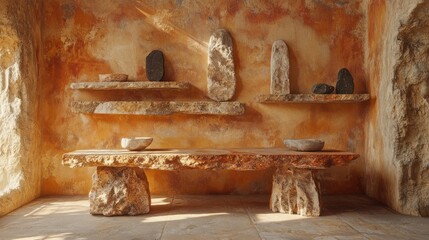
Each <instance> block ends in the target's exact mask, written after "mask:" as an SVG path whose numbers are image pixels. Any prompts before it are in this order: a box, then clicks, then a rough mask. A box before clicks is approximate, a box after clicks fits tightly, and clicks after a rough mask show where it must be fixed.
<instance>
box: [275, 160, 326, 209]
mask: <svg viewBox="0 0 429 240" xmlns="http://www.w3.org/2000/svg"><path fill="white" fill-rule="evenodd" d="M270 208H271V210H272V211H273V212H282V213H289V214H299V215H302V216H319V215H320V194H319V184H318V182H317V181H316V180H315V178H314V176H313V173H312V171H311V170H307V169H288V168H287V167H281V168H279V169H277V170H276V172H275V173H274V177H273V190H272V192H271V200H270Z"/></svg>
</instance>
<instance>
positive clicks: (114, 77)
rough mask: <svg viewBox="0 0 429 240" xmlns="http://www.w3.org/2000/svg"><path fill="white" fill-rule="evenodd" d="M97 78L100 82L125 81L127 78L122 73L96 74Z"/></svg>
mask: <svg viewBox="0 0 429 240" xmlns="http://www.w3.org/2000/svg"><path fill="white" fill-rule="evenodd" d="M98 79H99V80H100V81H101V82H125V81H127V80H128V75H127V74H123V73H110V74H98Z"/></svg>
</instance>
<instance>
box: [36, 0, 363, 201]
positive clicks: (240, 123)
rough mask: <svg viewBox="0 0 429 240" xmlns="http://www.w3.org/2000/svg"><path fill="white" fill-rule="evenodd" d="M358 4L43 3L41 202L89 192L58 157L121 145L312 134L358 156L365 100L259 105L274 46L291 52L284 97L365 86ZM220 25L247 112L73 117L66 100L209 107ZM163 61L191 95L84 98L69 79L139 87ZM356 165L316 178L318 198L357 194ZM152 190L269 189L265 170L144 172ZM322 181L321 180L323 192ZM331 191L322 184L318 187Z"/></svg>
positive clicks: (225, 142)
mask: <svg viewBox="0 0 429 240" xmlns="http://www.w3.org/2000/svg"><path fill="white" fill-rule="evenodd" d="M363 5H364V4H363V3H362V2H361V1H357V0H356V1H347V2H344V3H336V1H305V0H298V1H296V0H293V1H292V0H290V1H229V0H221V1H202V0H200V1H166V0H162V1H131V0H124V1H111V0H108V1H106V0H94V1H78V0H75V1H65V0H64V1H61V0H52V1H45V2H44V3H43V10H42V12H43V19H42V45H43V50H42V52H43V56H42V58H41V60H42V61H41V68H40V83H41V88H40V89H41V91H40V93H39V94H40V95H39V97H40V105H41V106H40V119H39V124H40V126H41V134H42V139H43V143H42V152H43V154H42V156H41V160H42V184H41V185H42V194H43V195H48V194H85V193H87V192H88V191H89V187H90V184H91V174H92V172H93V171H94V169H86V168H85V169H69V168H66V167H63V166H62V165H61V155H62V154H63V153H65V152H69V151H73V150H76V149H88V148H119V147H120V138H121V137H126V136H153V137H154V141H153V143H152V145H151V147H153V148H186V147H193V148H195V147H213V148H216V147H280V146H282V139H284V138H320V139H323V140H325V142H326V144H325V146H326V148H328V149H340V150H348V151H354V152H357V153H359V154H361V155H364V154H363V153H364V145H365V136H364V120H365V112H366V109H367V107H368V106H367V104H366V103H363V104H362V103H361V104H343V105H341V104H329V105H323V104H260V103H256V102H255V100H254V98H255V97H256V96H257V95H259V94H265V93H268V92H269V85H270V54H271V44H272V42H273V41H275V40H277V39H283V40H285V42H286V43H287V44H288V46H289V56H290V63H291V69H290V76H291V91H292V92H293V93H309V92H310V89H311V87H312V85H313V84H316V83H319V82H325V83H330V84H333V85H334V84H335V81H336V75H337V71H338V70H339V69H340V68H342V67H347V68H349V69H350V71H351V73H352V74H353V76H354V79H355V92H357V93H364V92H367V89H366V78H367V74H366V70H365V69H366V66H365V60H364V58H365V49H364V46H365V34H366V30H365V27H366V18H365V16H364V15H365V7H364V6H363ZM218 28H225V29H227V30H228V31H229V32H230V34H231V36H232V38H233V41H234V48H235V53H234V54H235V55H234V57H235V64H236V76H237V80H238V89H237V91H236V94H235V96H234V100H236V101H240V102H243V103H245V104H246V113H245V114H244V115H243V116H238V117H225V116H192V115H172V116H125V115H123V116H117V115H84V114H76V113H71V112H70V108H69V104H70V102H71V101H72V100H90V99H95V100H150V99H153V100H171V99H188V100H199V99H206V84H207V81H206V79H207V43H208V40H209V37H210V35H211V33H212V32H213V31H214V30H216V29H218ZM154 49H160V50H162V51H163V52H164V55H165V58H166V60H165V64H166V80H168V81H177V82H189V83H191V84H192V85H193V86H194V87H193V88H192V89H191V90H190V91H188V92H183V93H180V92H156V91H153V92H148V91H133V92H120V91H112V92H103V93H100V92H92V93H91V92H83V91H76V90H71V89H70V88H69V84H70V83H71V82H83V81H97V76H98V74H99V73H106V72H121V73H127V74H129V75H130V78H131V79H139V80H142V81H147V80H146V77H145V58H146V55H147V54H148V53H149V52H150V51H152V50H154ZM363 171H364V159H363V157H361V158H360V159H359V160H357V161H355V162H354V163H352V164H351V165H350V166H348V167H341V168H335V169H330V170H328V171H326V172H324V173H323V174H322V175H321V177H322V187H323V186H324V188H323V191H324V192H325V193H345V192H348V193H350V192H360V191H361V189H362V187H361V183H362V182H363V180H362V178H363ZM147 173H148V178H149V183H150V187H151V191H152V192H153V193H155V194H156V193H182V194H184V193H239V194H246V193H266V192H269V191H270V188H271V172H270V171H261V172H233V171H220V172H207V171H196V170H195V171H194V170H193V171H191V170H189V171H180V172H164V171H148V172H147ZM323 183H324V184H323ZM326 183H329V184H326Z"/></svg>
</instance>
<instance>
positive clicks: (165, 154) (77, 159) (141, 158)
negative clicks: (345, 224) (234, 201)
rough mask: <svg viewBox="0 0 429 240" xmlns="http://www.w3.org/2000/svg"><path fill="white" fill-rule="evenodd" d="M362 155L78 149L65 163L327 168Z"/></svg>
mask: <svg viewBox="0 0 429 240" xmlns="http://www.w3.org/2000/svg"><path fill="white" fill-rule="evenodd" d="M358 157H359V154H356V153H351V152H341V151H330V150H326V151H320V152H294V151H289V150H287V149H285V148H237V149H146V150H142V151H128V150H106V149H104V150H78V151H74V152H70V153H66V154H64V155H63V160H62V163H63V165H64V166H68V167H71V168H77V167H97V166H110V167H140V168H145V169H155V170H179V169H209V170H237V171H248V170H262V169H267V168H271V167H280V166H290V167H293V168H301V169H326V168H329V167H332V166H342V165H346V164H348V163H349V162H351V161H353V160H355V159H357V158H358Z"/></svg>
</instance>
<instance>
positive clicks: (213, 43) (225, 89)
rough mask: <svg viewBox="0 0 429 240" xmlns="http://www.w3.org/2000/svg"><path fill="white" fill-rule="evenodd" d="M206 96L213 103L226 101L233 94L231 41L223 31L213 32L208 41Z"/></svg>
mask: <svg viewBox="0 0 429 240" xmlns="http://www.w3.org/2000/svg"><path fill="white" fill-rule="evenodd" d="M208 52H209V59H208V72H207V94H208V96H209V98H211V99H213V100H215V101H228V100H230V99H231V98H232V97H233V96H234V93H235V85H236V79H235V69H234V68H235V67H234V57H233V48H232V39H231V36H230V35H229V33H228V32H227V31H226V30H224V29H219V30H217V31H215V32H214V33H213V34H212V36H211V37H210V41H209V49H208Z"/></svg>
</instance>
